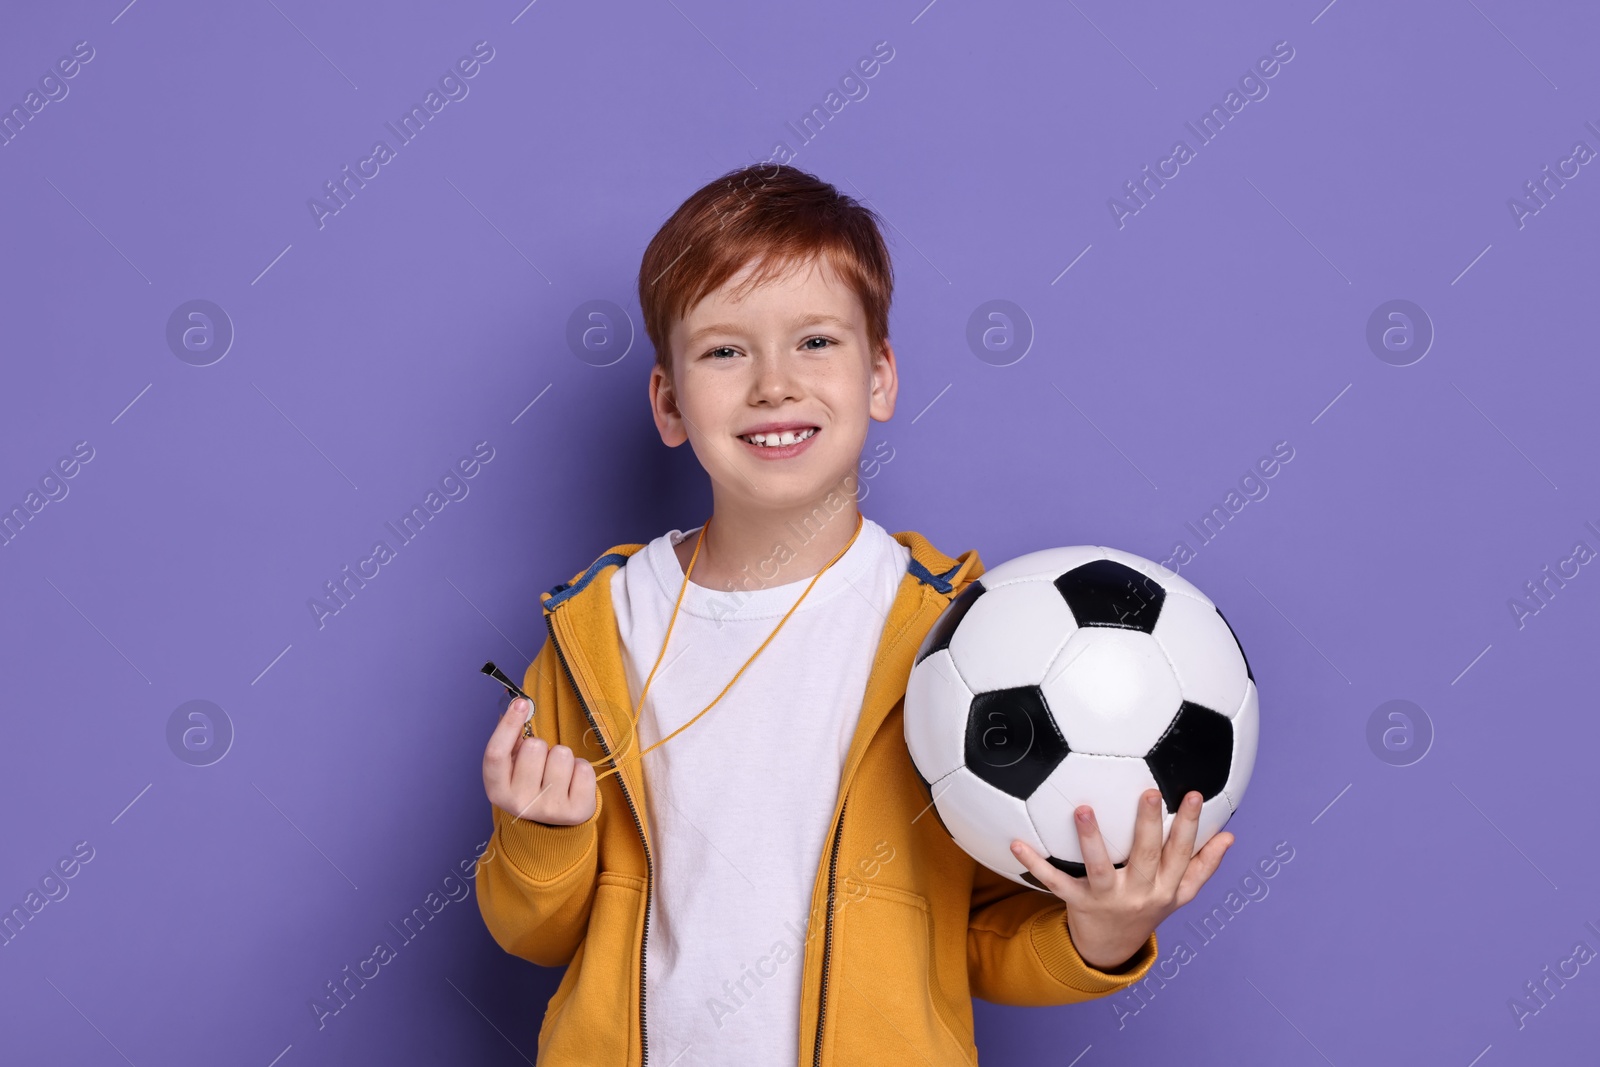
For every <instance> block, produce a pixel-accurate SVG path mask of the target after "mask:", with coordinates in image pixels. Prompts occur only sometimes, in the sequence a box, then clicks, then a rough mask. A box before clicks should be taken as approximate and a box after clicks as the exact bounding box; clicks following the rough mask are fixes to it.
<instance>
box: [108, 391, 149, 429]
mask: <svg viewBox="0 0 1600 1067" xmlns="http://www.w3.org/2000/svg"><path fill="white" fill-rule="evenodd" d="M154 384H156V383H155V382H151V383H150V385H154ZM150 385H147V386H145V387H144V388H143V389H141V390H139V396H144V394H146V393H148V392H149V391H150ZM139 396H136V397H134V398H133V399H132V400H130V401H128V407H125V408H123V409H122V410H121V411H119V412H117V419H120V418H122V416H124V415H126V414H127V413H128V408H131V407H133V405H135V404H137V403H138V402H139ZM117 419H112V420H111V425H113V426H115V425H116V424H117Z"/></svg>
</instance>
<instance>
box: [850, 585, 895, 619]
mask: <svg viewBox="0 0 1600 1067" xmlns="http://www.w3.org/2000/svg"><path fill="white" fill-rule="evenodd" d="M842 577H843V578H844V584H845V585H848V586H849V587H850V588H851V589H854V590H855V591H856V595H858V596H859V597H861V599H862V600H865V601H866V602H867V605H868V606H869V607H870V608H872V610H873V611H875V612H877V613H878V617H879V618H881V619H882V620H883V621H884V622H888V621H889V616H888V615H885V614H884V612H883V609H882V608H880V607H878V605H876V604H874V603H873V602H872V598H871V597H870V596H868V595H867V594H865V593H863V592H862V591H861V587H860V586H859V585H857V584H856V583H855V582H852V581H851V580H850V576H849V575H842Z"/></svg>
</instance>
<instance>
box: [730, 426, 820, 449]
mask: <svg viewBox="0 0 1600 1067" xmlns="http://www.w3.org/2000/svg"><path fill="white" fill-rule="evenodd" d="M816 435H817V427H815V426H805V427H801V428H798V429H789V430H771V431H768V432H766V433H742V434H739V435H738V437H739V440H741V441H744V442H747V443H749V444H752V445H755V446H756V447H757V448H782V447H784V446H786V445H796V444H799V443H800V442H802V441H809V440H810V439H811V438H813V437H815V436H816Z"/></svg>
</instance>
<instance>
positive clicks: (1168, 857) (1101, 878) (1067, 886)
mask: <svg viewBox="0 0 1600 1067" xmlns="http://www.w3.org/2000/svg"><path fill="white" fill-rule="evenodd" d="M1200 805H1201V797H1200V794H1199V793H1196V792H1193V791H1191V792H1189V793H1188V794H1187V795H1185V796H1184V798H1183V803H1182V804H1180V805H1179V806H1178V813H1177V815H1176V816H1175V817H1174V818H1173V820H1172V830H1171V832H1170V833H1168V835H1167V841H1166V845H1165V846H1164V847H1163V845H1162V843H1161V794H1160V793H1159V792H1158V791H1156V790H1154V789H1147V790H1145V792H1144V794H1143V795H1142V796H1141V797H1140V798H1139V813H1138V815H1137V816H1136V817H1135V821H1134V828H1133V850H1132V851H1131V852H1130V853H1129V854H1128V861H1127V864H1126V865H1125V866H1124V867H1123V868H1122V869H1121V870H1118V869H1116V868H1115V867H1113V866H1112V864H1111V856H1110V854H1109V853H1108V852H1107V851H1106V843H1105V841H1104V840H1103V839H1102V838H1101V836H1100V826H1099V824H1098V823H1097V822H1096V821H1095V818H1094V811H1093V809H1092V808H1090V807H1089V806H1088V805H1087V804H1082V805H1079V806H1078V808H1077V810H1076V813H1075V814H1076V816H1077V827H1078V842H1079V844H1080V845H1081V846H1082V849H1083V864H1084V867H1085V868H1086V869H1087V877H1085V878H1074V877H1072V876H1071V875H1069V874H1067V873H1066V872H1064V871H1060V870H1057V869H1056V868H1055V867H1054V866H1052V865H1051V864H1050V863H1049V862H1048V861H1047V860H1045V859H1044V858H1043V857H1042V856H1040V855H1039V853H1037V852H1035V851H1034V850H1033V849H1032V848H1031V847H1029V846H1028V844H1027V843H1026V842H1024V841H1013V842H1012V843H1011V851H1012V854H1013V855H1015V856H1016V857H1017V859H1019V860H1021V861H1022V863H1023V865H1024V866H1026V867H1027V868H1028V870H1029V871H1031V872H1032V873H1033V876H1034V877H1035V878H1037V879H1039V881H1040V882H1042V883H1043V884H1044V885H1045V886H1046V887H1047V888H1049V890H1050V891H1051V892H1052V893H1054V894H1055V895H1056V896H1058V897H1060V898H1061V899H1062V900H1064V901H1066V903H1067V930H1068V932H1069V933H1071V935H1072V944H1073V945H1074V947H1076V948H1077V950H1078V955H1079V956H1080V957H1082V958H1083V961H1084V962H1085V963H1087V964H1089V965H1090V966H1091V967H1096V968H1098V969H1100V970H1102V971H1115V970H1117V969H1118V968H1120V967H1121V966H1122V965H1123V964H1125V963H1126V962H1127V961H1128V960H1129V959H1131V958H1132V957H1133V955H1134V954H1135V953H1137V952H1138V951H1139V948H1140V946H1142V945H1143V944H1144V943H1145V941H1146V940H1147V939H1148V938H1149V937H1150V934H1151V932H1152V931H1154V930H1155V928H1156V927H1157V926H1159V925H1160V924H1161V922H1162V920H1163V919H1165V918H1166V917H1167V916H1168V915H1171V914H1172V913H1173V912H1174V911H1177V910H1178V909H1179V908H1181V907H1183V905H1185V904H1187V903H1189V901H1191V900H1193V899H1194V895H1195V894H1196V893H1198V892H1199V891H1200V887H1201V886H1202V885H1205V883H1206V879H1208V878H1210V877H1211V876H1212V875H1213V874H1214V873H1216V870H1217V867H1218V866H1219V865H1220V864H1221V863H1222V855H1223V853H1225V852H1227V851H1228V847H1229V846H1230V845H1232V844H1233V835H1232V834H1230V833H1218V834H1216V835H1215V836H1213V837H1212V838H1211V840H1210V841H1207V842H1206V845H1205V847H1204V848H1202V849H1201V850H1200V851H1199V852H1194V839H1195V833H1196V831H1197V830H1198V828H1199V825H1200ZM1191 853H1192V854H1193V855H1192V858H1191Z"/></svg>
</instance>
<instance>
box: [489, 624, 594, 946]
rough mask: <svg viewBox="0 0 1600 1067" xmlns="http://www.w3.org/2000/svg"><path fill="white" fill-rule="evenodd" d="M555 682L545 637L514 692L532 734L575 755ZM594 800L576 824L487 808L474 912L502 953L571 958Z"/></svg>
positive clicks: (583, 898) (585, 887)
mask: <svg viewBox="0 0 1600 1067" xmlns="http://www.w3.org/2000/svg"><path fill="white" fill-rule="evenodd" d="M560 679H561V667H560V664H559V663H557V662H556V658H555V650H554V647H553V646H552V645H551V643H550V641H549V640H548V639H546V641H545V644H544V647H543V648H542V649H540V650H539V654H538V656H536V657H535V658H534V661H533V664H532V665H531V666H530V667H529V668H528V672H527V676H526V678H525V680H524V682H523V686H522V688H523V691H524V692H526V693H527V694H528V695H529V696H531V697H533V699H534V718H533V725H534V732H535V733H536V734H537V735H538V736H539V737H542V738H544V739H545V740H546V741H549V742H550V744H552V745H557V744H564V745H566V746H568V747H569V748H571V749H573V750H574V751H578V752H581V751H582V750H583V747H584V746H583V744H582V740H581V738H577V737H564V736H562V731H561V728H560V723H559V721H558V718H557V715H556V707H557V704H558V701H560V698H559V697H558V696H557V688H556V687H557V686H558V685H563V684H565V683H564V682H563V681H561V680H560ZM580 758H581V757H580ZM601 795H602V793H601V791H599V790H597V791H596V797H595V810H594V814H593V815H592V816H590V817H589V819H588V821H587V822H582V823H579V824H577V825H576V826H547V825H545V824H543V823H538V822H533V821H531V820H528V819H519V818H517V817H515V816H513V815H511V814H509V813H507V812H504V811H501V810H500V809H499V808H497V807H495V806H493V805H490V812H491V815H492V818H493V820H494V833H493V835H492V837H491V838H490V843H489V848H488V849H487V850H486V851H485V852H484V855H483V856H482V858H480V859H479V861H478V875H477V889H478V910H479V912H480V913H481V914H482V915H483V921H484V925H485V926H487V927H488V928H489V933H490V934H492V935H493V936H494V939H495V941H496V942H498V943H499V945H500V947H501V948H503V949H505V950H506V951H507V952H509V953H512V954H513V955H516V956H521V957H522V958H523V959H526V960H531V961H532V962H534V963H537V964H539V965H540V966H543V967H560V966H564V965H565V964H567V963H569V962H571V960H572V957H573V954H574V953H576V952H577V950H578V945H579V944H581V943H582V941H583V937H584V934H585V933H586V932H587V930H588V926H589V910H590V908H591V906H592V905H593V903H594V893H595V884H596V879H597V878H598V877H599V855H600V850H599V839H600V833H599V830H600V820H601V819H603V818H604V817H605V812H604V810H603V808H604V805H603V804H602V802H601Z"/></svg>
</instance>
